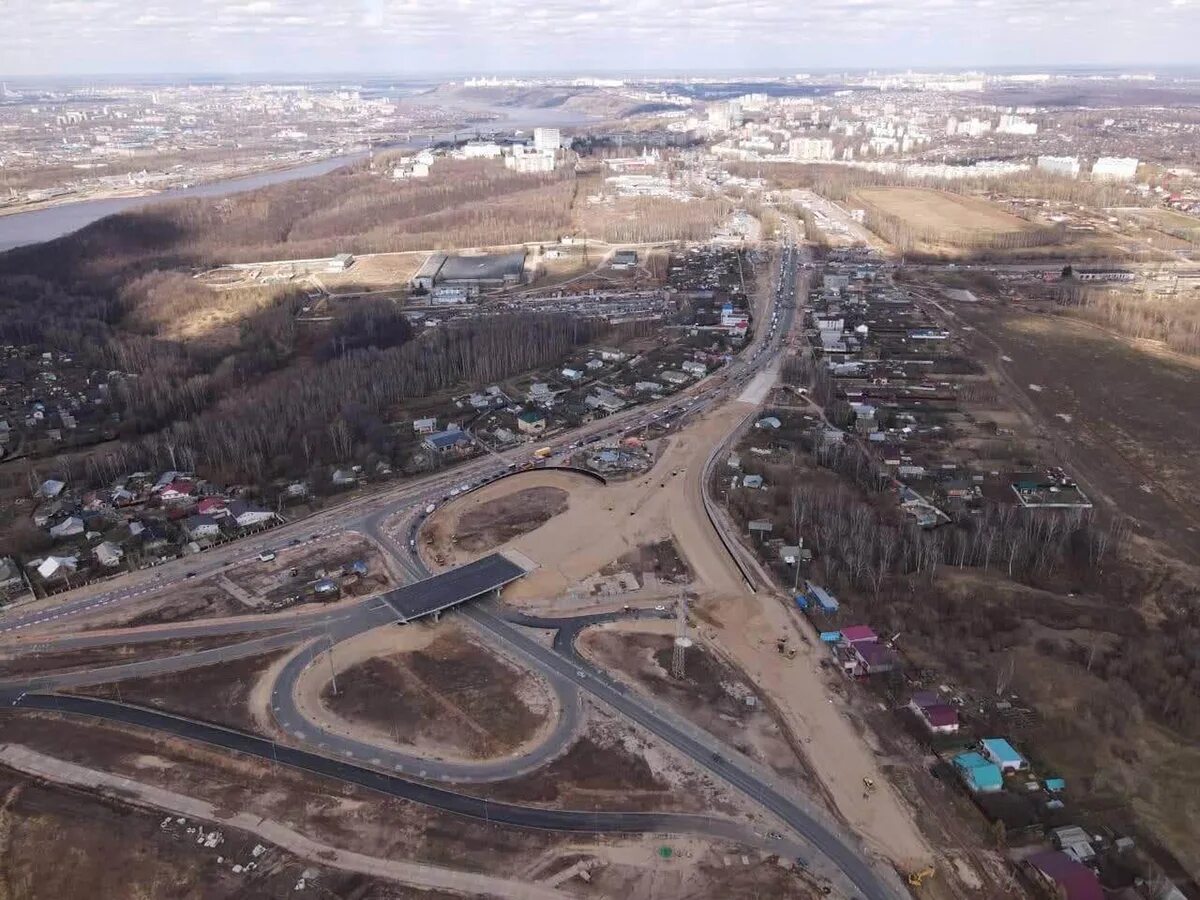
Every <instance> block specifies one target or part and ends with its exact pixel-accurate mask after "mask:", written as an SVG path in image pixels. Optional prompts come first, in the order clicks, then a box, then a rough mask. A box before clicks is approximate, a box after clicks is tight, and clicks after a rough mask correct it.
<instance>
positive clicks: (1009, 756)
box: [980, 738, 1029, 772]
mask: <svg viewBox="0 0 1200 900" xmlns="http://www.w3.org/2000/svg"><path fill="white" fill-rule="evenodd" d="M980 743H981V744H982V745H983V755H984V756H986V757H987V758H988V759H990V760H991V761H992V762H994V763H995V764H996V765H997V766H999V767H1000V771H1002V772H1023V771H1024V770H1025V769H1028V768H1029V763H1028V761H1026V759H1025V757H1023V756H1022V755H1021V754H1020V753H1018V752H1017V751H1016V750H1015V749H1014V748H1013V745H1012V744H1010V743H1009V742H1008V741H1006V740H1005V739H1004V738H984V739H983V740H982V741H981V742H980Z"/></svg>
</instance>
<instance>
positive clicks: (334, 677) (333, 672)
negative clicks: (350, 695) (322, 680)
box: [325, 631, 338, 697]
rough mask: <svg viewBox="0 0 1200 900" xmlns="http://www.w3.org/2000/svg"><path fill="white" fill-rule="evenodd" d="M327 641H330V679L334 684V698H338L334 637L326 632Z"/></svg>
mask: <svg viewBox="0 0 1200 900" xmlns="http://www.w3.org/2000/svg"><path fill="white" fill-rule="evenodd" d="M325 639H326V640H327V641H329V651H328V652H329V678H330V680H331V681H332V682H333V696H335V697H336V696H337V695H338V688H337V670H336V669H334V667H333V636H332V635H331V634H330V633H329V632H328V631H326V632H325Z"/></svg>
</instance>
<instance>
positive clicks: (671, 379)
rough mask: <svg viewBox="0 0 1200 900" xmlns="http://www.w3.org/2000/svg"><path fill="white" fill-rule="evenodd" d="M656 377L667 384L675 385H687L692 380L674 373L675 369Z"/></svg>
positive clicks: (682, 374) (676, 372)
mask: <svg viewBox="0 0 1200 900" xmlns="http://www.w3.org/2000/svg"><path fill="white" fill-rule="evenodd" d="M658 377H659V378H661V379H662V380H663V381H665V382H667V383H668V384H676V385H678V384H687V383H688V382H689V381H691V380H692V379H691V377H690V376H688V375H687V374H685V373H683V372H679V371H676V370H675V369H669V370H668V371H666V372H663V373H662V374H661V375H659V376H658Z"/></svg>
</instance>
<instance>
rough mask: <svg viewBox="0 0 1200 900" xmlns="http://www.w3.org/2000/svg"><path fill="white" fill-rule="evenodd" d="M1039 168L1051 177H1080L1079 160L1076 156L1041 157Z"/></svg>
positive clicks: (1038, 162)
mask: <svg viewBox="0 0 1200 900" xmlns="http://www.w3.org/2000/svg"><path fill="white" fill-rule="evenodd" d="M1037 167H1038V169H1040V170H1041V171H1043V172H1049V173H1050V174H1051V175H1062V176H1064V177H1066V178H1076V177H1078V175H1079V158H1078V157H1075V156H1039V157H1038V158H1037Z"/></svg>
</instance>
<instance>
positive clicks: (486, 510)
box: [450, 487, 568, 553]
mask: <svg viewBox="0 0 1200 900" xmlns="http://www.w3.org/2000/svg"><path fill="white" fill-rule="evenodd" d="M567 498H568V494H567V492H566V491H564V490H562V489H561V488H553V487H527V488H525V489H524V490H520V491H517V492H516V493H515V494H509V495H506V496H503V497H497V498H495V499H493V500H488V501H486V502H485V503H482V504H479V505H476V506H474V507H471V508H466V509H463V510H462V511H461V512H460V514H459V516H458V522H457V523H456V525H455V528H454V532H453V537H451V538H450V540H451V542H452V543H453V544H455V545H456V546H458V547H460V548H462V549H463V550H464V551H466V552H467V553H481V552H483V551H486V550H491V549H492V548H493V547H498V546H500V545H501V544H504V543H507V542H508V541H511V540H512V539H513V538H515V537H518V536H520V535H522V534H526V533H528V532H530V531H533V530H534V529H535V528H539V527H541V526H542V525H544V524H545V523H546V522H548V521H550V519H552V518H554V517H555V516H557V515H558V514H559V513H562V512H565V511H566V509H567Z"/></svg>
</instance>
